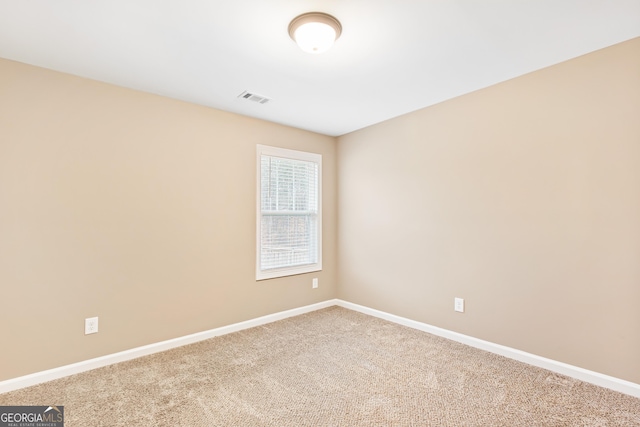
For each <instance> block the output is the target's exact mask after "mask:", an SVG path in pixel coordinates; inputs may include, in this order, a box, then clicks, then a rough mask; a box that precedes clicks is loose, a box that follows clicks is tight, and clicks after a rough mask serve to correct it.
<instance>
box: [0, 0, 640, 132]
mask: <svg viewBox="0 0 640 427" xmlns="http://www.w3.org/2000/svg"><path fill="white" fill-rule="evenodd" d="M310 11H322V12H326V13H329V14H332V15H334V16H335V17H337V18H338V19H339V20H340V21H341V23H342V26H343V33H342V37H341V38H340V39H339V40H338V41H337V42H336V44H335V45H334V47H333V48H332V49H331V50H330V51H329V52H327V53H325V54H322V55H310V54H307V53H304V52H302V51H301V50H299V49H298V47H297V46H296V45H295V44H294V42H293V41H292V40H291V39H290V38H289V35H288V33H287V26H288V24H289V22H290V21H291V19H292V18H294V17H295V16H297V15H299V14H301V13H304V12H310ZM638 36H640V0H315V1H314V0H0V57H3V58H8V59H12V60H16V61H21V62H25V63H27V64H33V65H37V66H41V67H45V68H50V69H53V70H58V71H63V72H66V73H70V74H75V75H78V76H83V77H88V78H91V79H95V80H100V81H104V82H108V83H113V84H116V85H120V86H124V87H129V88H133V89H138V90H142V91H146V92H151V93H155V94H160V95H164V96H168V97H171V98H176V99H181V100H184V101H188V102H192V103H196V104H201V105H206V106H210V107H214V108H218V109H222V110H226V111H232V112H235V113H239V114H243V115H247V116H252V117H258V118H262V119H265V120H269V121H273V122H277V123H283V124H286V125H290V126H294V127H298V128H302V129H307V130H311V131H315V132H319V133H323V134H327V135H333V136H336V135H342V134H345V133H348V132H351V131H354V130H357V129H360V128H363V127H366V126H368V125H371V124H374V123H377V122H380V121H383V120H386V119H389V118H392V117H395V116H398V115H401V114H404V113H407V112H410V111H413V110H417V109H420V108H423V107H426V106H429V105H433V104H436V103H438V102H441V101H444V100H446V99H450V98H452V97H455V96H458V95H462V94H464V93H468V92H471V91H474V90H477V89H480V88H483V87H487V86H490V85H492V84H495V83H498V82H501V81H504V80H507V79H511V78H513V77H516V76H519V75H522V74H525V73H528V72H531V71H534V70H537V69H540V68H543V67H547V66H549V65H552V64H556V63H558V62H562V61H565V60H567V59H570V58H574V57H576V56H579V55H583V54H585V53H588V52H591V51H594V50H597V49H601V48H604V47H607V46H610V45H613V44H616V43H619V42H622V41H625V40H628V39H631V38H634V37H638ZM639 78H640V77H639ZM244 90H249V91H253V92H256V93H258V94H261V95H264V96H267V97H269V98H272V99H273V100H272V101H271V102H270V103H268V104H265V105H261V104H257V103H254V102H249V101H246V100H241V99H238V98H237V96H238V95H239V94H240V93H241V92H242V91H244Z"/></svg>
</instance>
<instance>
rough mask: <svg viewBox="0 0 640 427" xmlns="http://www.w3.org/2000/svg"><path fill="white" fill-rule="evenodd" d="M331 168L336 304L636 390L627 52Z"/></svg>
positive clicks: (351, 151) (466, 99) (401, 128)
mask: <svg viewBox="0 0 640 427" xmlns="http://www.w3.org/2000/svg"><path fill="white" fill-rule="evenodd" d="M338 158H339V170H338V176H339V184H338V193H339V203H338V205H339V212H338V217H339V219H340V225H339V237H338V240H339V253H340V259H339V265H340V268H339V277H340V287H339V293H338V294H339V297H340V298H343V299H345V300H348V301H352V302H354V303H359V304H363V305H365V306H369V307H373V308H376V309H380V310H384V311H387V312H391V313H394V314H397V315H400V316H405V317H408V318H411V319H415V320H418V321H422V322H426V323H429V324H433V325H436V326H440V327H443V328H446V329H450V330H454V331H458V332H461V333H464V334H468V335H471V336H474V337H478V338H481V339H485V340H489V341H492V342H495V343H499V344H503V345H507V346H510V347H514V348H517V349H521V350H524V351H527V352H531V353H534V354H538V355H541V356H545V357H548V358H551V359H555V360H559V361H562V362H566V363H569V364H572V365H577V366H580V367H583V368H587V369H591V370H594V371H597V372H601V373H605V374H609V375H613V376H615V377H619V378H622V379H626V380H629V381H633V382H636V383H640V306H639V303H640V39H635V40H632V41H629V42H626V43H622V44H620V45H616V46H613V47H611V48H608V49H605V50H602V51H598V52H595V53H592V54H589V55H586V56H584V57H580V58H577V59H574V60H571V61H568V62H565V63H562V64H559V65H557V66H553V67H550V68H547V69H544V70H541V71H538V72H535V73H532V74H529V75H526V76H523V77H520V78H517V79H514V80H511V81H508V82H505V83H503V84H499V85H496V86H493V87H490V88H487V89H484V90H481V91H478V92H475V93H472V94H469V95H466V96H462V97H460V98H457V99H453V100H451V101H448V102H445V103H442V104H439V105H436V106H434V107H431V108H426V109H424V110H420V111H417V112H414V113H412V114H408V115H406V116H402V117H399V118H396V119H392V120H390V121H387V122H384V123H381V124H378V125H375V126H372V127H370V128H367V129H364V130H361V131H358V132H355V133H352V134H349V135H346V136H343V137H341V138H339V143H338ZM454 296H457V297H462V298H465V302H466V305H467V310H466V312H465V313H464V314H459V313H455V312H454V311H453V298H454Z"/></svg>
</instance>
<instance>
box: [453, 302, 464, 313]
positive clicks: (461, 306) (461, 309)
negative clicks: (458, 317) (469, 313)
mask: <svg viewBox="0 0 640 427" xmlns="http://www.w3.org/2000/svg"><path fill="white" fill-rule="evenodd" d="M453 309H454V310H455V311H459V312H460V313H464V299H463V298H454V299H453Z"/></svg>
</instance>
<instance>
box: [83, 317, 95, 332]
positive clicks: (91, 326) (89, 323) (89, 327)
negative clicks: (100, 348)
mask: <svg viewBox="0 0 640 427" xmlns="http://www.w3.org/2000/svg"><path fill="white" fill-rule="evenodd" d="M97 333H98V318H97V317H89V318H87V319H84V334H85V335H89V334H97Z"/></svg>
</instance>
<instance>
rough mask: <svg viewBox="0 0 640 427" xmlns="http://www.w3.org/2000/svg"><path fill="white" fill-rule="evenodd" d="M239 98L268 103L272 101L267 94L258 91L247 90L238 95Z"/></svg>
mask: <svg viewBox="0 0 640 427" xmlns="http://www.w3.org/2000/svg"><path fill="white" fill-rule="evenodd" d="M238 98H242V99H246V100H247V101H253V102H257V103H258V104H266V103H267V102H269V101H271V99H270V98H267V97H266V96H262V95H258V94H257V93H253V92H249V91H247V90H245V91H244V92H242V93H241V94H240V95H238Z"/></svg>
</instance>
